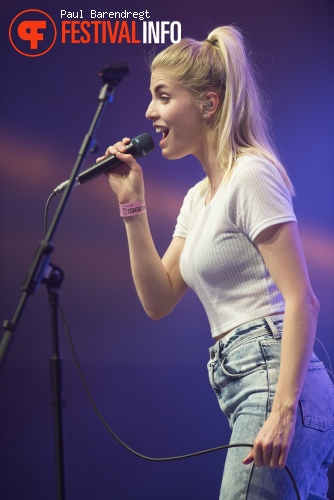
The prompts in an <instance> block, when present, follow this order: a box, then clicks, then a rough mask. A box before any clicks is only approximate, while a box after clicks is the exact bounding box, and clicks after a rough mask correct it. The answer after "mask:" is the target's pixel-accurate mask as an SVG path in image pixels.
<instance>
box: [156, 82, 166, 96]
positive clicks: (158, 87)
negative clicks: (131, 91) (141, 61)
mask: <svg viewBox="0 0 334 500" xmlns="http://www.w3.org/2000/svg"><path fill="white" fill-rule="evenodd" d="M167 88H168V86H167V85H166V84H165V83H159V84H158V85H157V86H156V87H154V88H153V92H154V93H155V94H157V93H158V92H159V91H160V90H162V89H167Z"/></svg>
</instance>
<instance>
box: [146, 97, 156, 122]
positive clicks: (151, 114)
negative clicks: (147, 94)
mask: <svg viewBox="0 0 334 500" xmlns="http://www.w3.org/2000/svg"><path fill="white" fill-rule="evenodd" d="M145 116H146V118H147V119H148V120H154V119H156V117H157V111H156V109H155V107H154V106H153V101H152V102H150V104H149V105H148V108H147V110H146V113H145Z"/></svg>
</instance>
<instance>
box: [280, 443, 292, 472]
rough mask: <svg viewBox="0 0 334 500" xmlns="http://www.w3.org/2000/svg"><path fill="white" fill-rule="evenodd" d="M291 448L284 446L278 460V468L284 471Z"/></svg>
mask: <svg viewBox="0 0 334 500" xmlns="http://www.w3.org/2000/svg"><path fill="white" fill-rule="evenodd" d="M289 448H290V446H286V445H282V447H281V453H280V456H279V459H278V467H279V469H284V467H285V465H286V460H287V457H288V451H289Z"/></svg>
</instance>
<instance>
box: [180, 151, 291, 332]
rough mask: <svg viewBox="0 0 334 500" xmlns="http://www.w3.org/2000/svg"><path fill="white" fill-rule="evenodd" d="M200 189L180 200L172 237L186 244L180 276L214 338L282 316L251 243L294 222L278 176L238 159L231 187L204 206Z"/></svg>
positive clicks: (260, 162)
mask: <svg viewBox="0 0 334 500" xmlns="http://www.w3.org/2000/svg"><path fill="white" fill-rule="evenodd" d="M201 184H202V181H201V182H200V183H198V184H196V185H195V186H194V187H193V188H191V189H190V190H189V191H188V194H187V195H186V197H185V198H184V202H183V205H182V208H181V211H180V214H179V216H178V218H177V224H176V228H175V231H174V235H173V236H179V237H181V238H185V239H186V241H185V244H184V248H183V251H182V255H181V259H180V271H181V274H182V277H183V279H184V281H185V282H186V283H187V285H188V286H189V287H190V288H191V289H193V290H194V291H195V292H196V294H197V295H198V297H199V299H200V300H201V302H202V304H203V306H204V308H205V311H206V313H207V316H208V319H209V322H210V327H211V334H212V337H216V336H218V335H220V334H222V333H225V332H227V331H229V330H231V329H232V328H235V327H236V326H239V325H241V324H242V323H246V322H248V321H251V320H254V319H257V318H259V317H262V316H266V315H269V314H273V313H278V312H283V311H284V309H285V306H284V300H283V297H282V295H281V293H280V291H279V290H278V288H277V286H276V285H275V283H274V281H273V279H272V278H271V276H270V274H269V272H268V269H267V268H266V266H265V263H264V261H263V259H262V257H261V254H260V253H259V251H258V250H257V248H256V246H255V245H254V243H253V242H254V239H255V238H256V236H257V235H258V234H259V233H260V232H261V231H262V230H263V229H265V228H267V227H269V226H272V225H274V224H279V223H282V222H288V221H296V217H295V215H294V211H293V207H292V201H291V196H290V193H289V191H288V189H287V187H286V185H285V183H284V181H283V179H282V176H281V174H280V173H279V171H278V170H277V168H276V167H275V165H273V164H272V163H271V162H269V161H267V160H265V159H263V158H260V157H257V156H243V157H240V158H239V159H238V160H237V164H236V166H235V168H234V170H233V173H232V175H231V178H230V180H229V182H228V183H227V184H221V185H220V187H219V189H218V190H217V192H216V194H215V196H214V197H213V199H212V200H211V202H210V203H209V204H208V205H207V206H205V198H206V195H207V192H206V193H203V190H202V189H201Z"/></svg>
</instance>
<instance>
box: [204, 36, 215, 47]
mask: <svg viewBox="0 0 334 500" xmlns="http://www.w3.org/2000/svg"><path fill="white" fill-rule="evenodd" d="M204 42H207V43H209V44H210V45H211V46H212V47H216V46H217V45H216V40H209V39H208V38H206V39H205V40H204Z"/></svg>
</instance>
